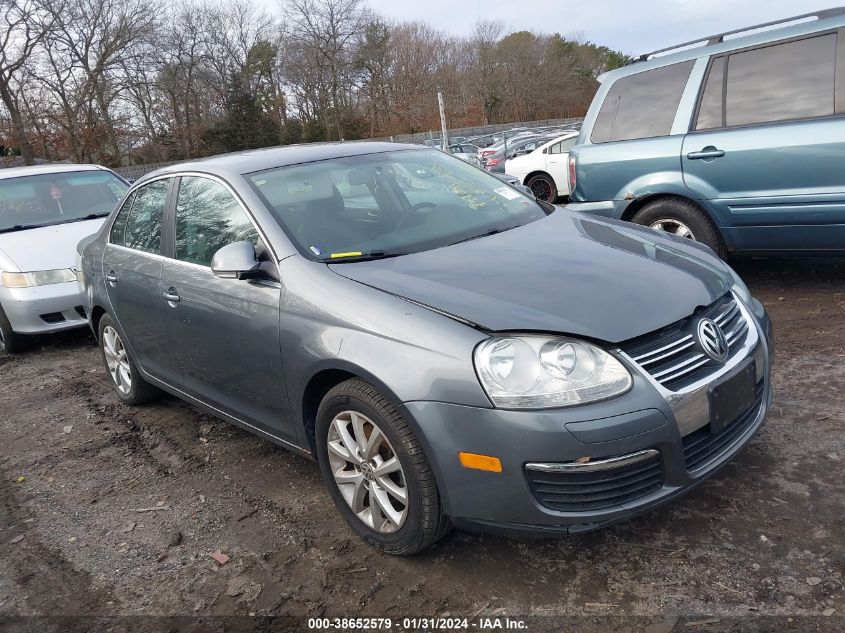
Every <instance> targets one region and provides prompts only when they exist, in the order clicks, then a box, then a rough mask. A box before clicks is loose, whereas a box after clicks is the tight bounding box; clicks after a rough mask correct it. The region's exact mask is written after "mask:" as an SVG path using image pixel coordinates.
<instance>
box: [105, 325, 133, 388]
mask: <svg viewBox="0 0 845 633" xmlns="http://www.w3.org/2000/svg"><path fill="white" fill-rule="evenodd" d="M103 353H104V354H105V356H106V365H107V366H108V368H109V373H110V374H111V378H112V380H113V381H114V384H115V386H116V387H117V390H118V391H119V392H120V393H122V394H124V395H128V394H129V392H130V391H131V390H132V368H131V367H130V366H129V357H128V356H127V353H126V348H125V347H124V346H123V341H122V340H120V335H119V334H118V333H117V330H115V329H114V328H113V327H112V326H110V325H109V326H106V327H105V328H104V329H103Z"/></svg>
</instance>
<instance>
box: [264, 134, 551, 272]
mask: <svg viewBox="0 0 845 633" xmlns="http://www.w3.org/2000/svg"><path fill="white" fill-rule="evenodd" d="M248 179H249V180H250V181H251V183H252V185H253V187H254V188H255V190H256V191H257V192H258V194H259V195H260V196H261V197H262V198H263V199H264V202H265V204H267V206H268V207H269V208H270V209H271V211H272V212H273V213H274V214H275V216H276V217H277V219H278V220H279V221H280V222H281V223H282V225H283V226H284V227H285V228H286V230H287V233H288V235H290V236H291V238H292V239H293V240H294V242H295V243H296V244H297V246H298V247H299V250H300V251H301V252H302V253H304V254H305V255H306V256H308V257H310V258H313V259H318V260H321V261H342V260H344V259H347V260H351V259H354V258H356V257H358V258H360V257H364V258H366V257H367V256H368V255H369V256H378V255H381V256H389V255H398V254H406V253H411V252H418V251H422V250H429V249H432V248H438V247H441V246H446V245H448V244H452V243H455V242H458V241H463V240H466V239H472V238H474V237H480V236H482V235H486V234H491V233H493V232H499V231H502V230H507V229H511V228H514V227H516V226H520V225H522V224H526V223H528V222H532V221H534V220H537V219H539V218H541V217H544V216H545V215H546V214H547V211H545V210H544V207H541V206H540V205H539V204H538V203H537V202H535V201H534V200H530V199H529V198H528V197H526V196H525V195H523V194H521V193H519V192H518V191H516V190H515V189H513V188H512V187H510V186H508V185H506V184H504V183H503V182H502V181H500V180H498V179H497V178H494V177H493V176H490V175H489V174H487V173H485V172H483V171H481V170H479V169H477V168H475V167H472V166H471V165H468V164H467V163H465V162H463V161H461V160H459V159H457V158H454V157H452V156H449V155H447V154H444V153H443V152H439V151H436V150H406V151H396V152H386V153H381V154H369V155H363V156H350V157H347V158H336V159H331V160H325V161H319V162H314V163H308V164H305V165H295V166H290V167H279V168H274V169H268V170H265V171H261V172H257V173H254V174H250V175H249V176H248Z"/></svg>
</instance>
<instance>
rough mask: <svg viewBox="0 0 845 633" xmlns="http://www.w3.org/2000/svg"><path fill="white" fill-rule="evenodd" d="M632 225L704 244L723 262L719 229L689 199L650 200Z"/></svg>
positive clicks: (723, 246)
mask: <svg viewBox="0 0 845 633" xmlns="http://www.w3.org/2000/svg"><path fill="white" fill-rule="evenodd" d="M632 222H634V223H636V224H642V225H643V226H648V227H651V228H653V229H656V230H658V231H665V232H667V233H671V234H673V235H676V236H678V237H683V238H687V239H691V240H695V241H697V242H701V243H702V244H706V245H707V246H709V247H710V248H711V249H713V252H714V253H716V255H718V256H719V257H721V258H722V259H724V258H725V257H726V256H727V249H726V248H725V243H724V242H723V241H722V236H721V235H720V234H719V230H718V229H717V228H716V227H715V226H714V224H713V222H711V221H710V218H709V217H707V215H706V214H705V213H704V212H703V211H702V210H701V209H700V208H699V207H698V206H697V205H695V204H693V203H692V202H690V201H689V200H683V199H680V198H661V199H659V200H653V201H652V202H649V203H648V204H646V205H645V206H644V207H643V208H642V209H640V210H639V211H638V212H637V213H636V215H635V216H634V217H633V220H632Z"/></svg>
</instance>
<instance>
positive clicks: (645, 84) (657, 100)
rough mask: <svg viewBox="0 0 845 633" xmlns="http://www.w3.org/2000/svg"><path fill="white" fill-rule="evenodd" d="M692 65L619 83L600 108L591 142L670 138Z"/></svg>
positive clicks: (644, 73) (688, 64)
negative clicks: (657, 137) (668, 136)
mask: <svg viewBox="0 0 845 633" xmlns="http://www.w3.org/2000/svg"><path fill="white" fill-rule="evenodd" d="M693 63H694V62H693V61H688V62H682V63H679V64H672V65H670V66H664V67H662V68H655V69H654V70H646V71H644V72H641V73H637V74H636V75H630V76H628V77H623V78H621V79H619V80H617V81H616V82H615V83H614V84H613V85H612V86H611V87H610V90H608V92H607V96H606V97H605V99H604V103H602V105H601V109H600V110H599V114H598V117H596V123H595V125H594V126H593V132H592V135H591V137H590V140H591V141H592V142H593V143H607V142H609V141H626V140H630V139H638V138H651V137H655V136H666V135H667V134H669V133H670V132H671V131H672V122H673V121H674V120H675V112H676V111H677V109H678V104H679V103H680V102H681V95H682V94H683V92H684V87H685V86H686V84H687V80H688V79H689V75H690V72H692V66H693Z"/></svg>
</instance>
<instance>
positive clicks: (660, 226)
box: [649, 218, 695, 240]
mask: <svg viewBox="0 0 845 633" xmlns="http://www.w3.org/2000/svg"><path fill="white" fill-rule="evenodd" d="M649 227H651V228H653V229H655V230H657V231H663V232H664V233H671V234H672V235H677V236H678V237H685V238H687V239H690V240H694V239H695V235H693V232H692V229H690V227H688V226H687V225H686V224H684V223H683V222H681V221H680V220H675V219H670V218H665V219H662V220H655V221H654V222H652V223H651V224H649Z"/></svg>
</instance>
